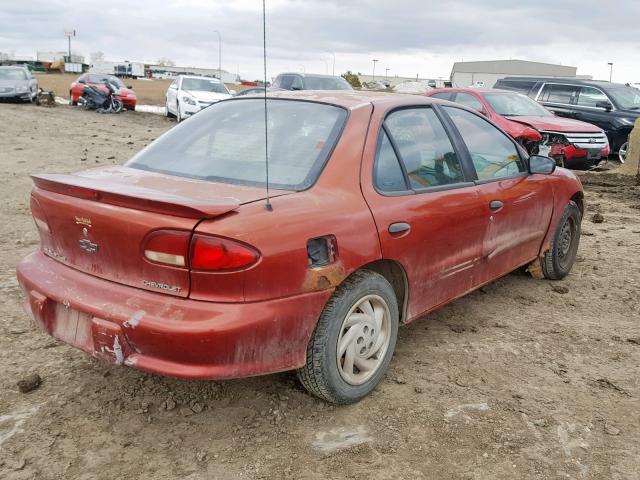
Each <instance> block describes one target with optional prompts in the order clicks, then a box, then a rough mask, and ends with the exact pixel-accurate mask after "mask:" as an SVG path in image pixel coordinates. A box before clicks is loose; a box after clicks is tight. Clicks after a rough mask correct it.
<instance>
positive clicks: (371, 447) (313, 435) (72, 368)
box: [0, 105, 640, 480]
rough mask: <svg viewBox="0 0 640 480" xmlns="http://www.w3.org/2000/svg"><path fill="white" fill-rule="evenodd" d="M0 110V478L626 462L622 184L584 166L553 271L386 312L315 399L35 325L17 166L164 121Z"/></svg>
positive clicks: (60, 157)
mask: <svg viewBox="0 0 640 480" xmlns="http://www.w3.org/2000/svg"><path fill="white" fill-rule="evenodd" d="M0 125H2V127H1V128H2V135H0V165H1V168H2V177H1V178H2V183H3V184H4V185H5V186H4V187H3V191H4V194H3V198H4V200H3V208H2V209H1V210H0V219H1V223H0V225H1V228H2V235H1V236H0V242H1V245H2V247H3V248H2V249H0V265H1V269H0V289H1V291H2V294H3V298H4V301H3V302H2V304H1V305H0V309H1V310H0V312H1V314H0V365H1V368H0V388H1V390H0V478H3V479H7V480H9V479H11V480H17V479H44V480H48V479H62V478H64V479H107V478H108V479H120V478H123V479H125V478H126V479H151V478H153V479H178V478H180V479H191V480H195V479H225V480H226V479H282V478H284V479H328V478H330V479H343V478H345V479H356V478H357V479H360V478H368V479H468V480H471V479H561V478H562V479H566V478H569V479H607V480H609V479H611V480H621V479H629V480H638V479H640V402H639V398H640V326H639V320H640V287H639V286H640V255H639V252H640V187H623V186H615V185H614V186H588V188H587V196H586V200H587V205H588V211H587V214H586V218H585V221H584V223H583V238H582V243H581V246H580V250H579V258H578V262H577V264H576V265H575V267H574V270H573V272H572V273H571V275H570V276H569V277H568V278H567V279H566V280H564V281H561V282H549V281H543V280H533V279H532V278H530V277H529V276H528V275H527V274H524V273H522V272H519V273H513V274H511V275H508V276H507V277H505V278H502V279H500V280H498V281H496V282H495V283H493V284H491V285H489V286H487V287H485V288H483V289H481V290H479V291H477V292H475V293H473V294H471V295H469V296H467V297H466V298H464V299H461V300H459V301H456V302H454V303H453V304H451V305H449V306H447V307H445V308H443V309H441V310H439V311H437V312H435V313H433V314H430V315H428V316H427V317H425V318H423V319H420V320H418V321H416V322H414V323H412V324H410V325H408V326H406V327H403V328H401V331H400V335H399V339H398V344H397V352H396V355H395V357H394V359H393V361H392V363H391V367H390V371H389V372H388V374H387V377H386V379H385V380H384V381H383V383H382V384H381V385H380V386H379V387H378V388H377V390H376V391H375V392H374V393H373V394H372V395H371V396H369V397H368V398H366V399H365V400H363V401H362V402H360V403H358V404H356V405H351V406H346V407H334V406H330V405H327V404H325V403H323V402H322V401H320V400H317V399H315V398H313V397H311V396H309V395H307V394H306V393H305V392H304V391H303V389H302V388H301V387H300V385H299V384H298V383H297V381H296V378H295V375H294V374H291V373H285V374H279V375H270V376H264V377H258V378H251V379H243V380H235V381H227V382H195V381H181V380H174V379H167V378H161V377H158V376H155V375H151V374H146V373H142V372H139V371H136V370H133V369H130V368H126V367H115V366H109V365H105V364H102V363H99V362H98V361H96V360H94V359H92V358H90V357H89V356H87V355H85V354H84V353H81V352H79V351H76V350H74V349H73V348H70V347H67V346H65V345H63V344H61V343H60V342H58V341H56V340H55V339H53V338H51V337H49V336H47V335H46V334H44V333H42V332H41V331H39V330H38V329H37V328H36V327H35V326H34V325H32V323H31V322H30V320H28V318H27V317H26V315H25V314H23V312H22V309H21V307H20V303H21V292H20V289H19V287H18V284H17V281H16V279H15V265H16V263H17V262H18V260H19V259H20V258H21V257H23V256H25V255H27V254H28V253H29V252H31V251H33V250H34V249H35V248H37V234H36V231H35V227H34V225H33V223H32V220H31V217H30V214H29V209H28V196H29V190H30V188H31V182H30V180H29V178H28V175H29V173H32V172H42V171H47V172H64V171H73V170H78V169H83V168H87V167H91V166H97V165H104V164H110V163H121V162H123V161H124V160H126V159H127V158H129V157H130V156H131V155H132V154H133V153H134V152H136V151H137V150H138V149H139V148H140V147H142V146H143V145H145V144H147V143H149V142H150V141H151V140H152V139H153V138H155V137H157V136H158V135H159V134H160V133H162V132H163V131H165V130H167V129H168V128H171V126H172V125H173V123H171V122H170V121H168V120H167V119H165V118H163V117H161V116H154V115H148V114H141V113H135V112H126V113H123V114H120V115H99V114H95V113H92V112H83V111H79V110H77V109H72V108H69V107H64V106H62V107H61V106H58V107H57V108H52V109H46V108H42V107H40V108H39V107H35V106H33V105H0ZM596 212H597V213H601V214H602V215H603V216H604V222H603V223H598V224H596V223H593V222H592V220H591V219H592V217H593V215H594V214H595V213H596ZM31 373H37V374H39V375H40V376H41V377H42V379H43V381H42V384H41V386H40V387H39V388H38V389H36V390H34V391H32V392H30V393H26V394H23V393H20V392H19V390H18V388H17V386H16V383H17V382H18V381H19V380H20V379H23V378H24V377H26V376H27V375H29V374H31Z"/></svg>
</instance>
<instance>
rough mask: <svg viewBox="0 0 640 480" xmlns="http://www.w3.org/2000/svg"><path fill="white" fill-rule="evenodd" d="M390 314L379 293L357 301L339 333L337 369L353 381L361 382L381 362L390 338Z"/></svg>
mask: <svg viewBox="0 0 640 480" xmlns="http://www.w3.org/2000/svg"><path fill="white" fill-rule="evenodd" d="M390 332H391V315H390V313H389V307H388V306H387V304H386V302H385V301H384V300H383V299H382V298H381V297H379V296H378V295H367V296H366V297H364V298H362V299H360V300H359V301H357V302H356V303H355V305H354V306H353V307H351V309H350V310H349V313H348V314H347V316H346V317H345V319H344V320H343V322H342V328H341V330H340V334H339V335H338V345H337V360H338V371H339V373H340V376H341V377H342V379H343V380H344V381H345V382H347V383H349V384H350V385H361V384H363V383H365V382H366V381H367V380H369V378H371V376H373V375H374V374H375V373H376V372H377V371H378V369H379V368H380V366H381V365H382V363H383V361H384V358H385V354H386V352H387V348H388V346H389V341H390Z"/></svg>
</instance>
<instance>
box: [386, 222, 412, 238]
mask: <svg viewBox="0 0 640 480" xmlns="http://www.w3.org/2000/svg"><path fill="white" fill-rule="evenodd" d="M409 230H411V225H409V224H408V223H405V222H397V223H392V224H391V225H389V233H390V234H391V235H399V234H401V233H405V232H408V231H409Z"/></svg>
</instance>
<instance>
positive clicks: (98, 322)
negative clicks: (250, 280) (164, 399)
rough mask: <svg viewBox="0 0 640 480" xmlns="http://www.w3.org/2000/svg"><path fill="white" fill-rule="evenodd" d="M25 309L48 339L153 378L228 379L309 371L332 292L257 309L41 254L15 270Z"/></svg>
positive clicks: (266, 303)
mask: <svg viewBox="0 0 640 480" xmlns="http://www.w3.org/2000/svg"><path fill="white" fill-rule="evenodd" d="M17 274H18V281H19V282H20V285H21V287H22V289H23V290H24V292H25V296H26V298H25V302H24V309H25V311H26V312H27V313H28V314H29V315H30V316H31V317H32V318H33V319H34V320H35V322H36V323H38V324H39V325H40V327H42V328H43V329H44V330H45V331H46V332H48V333H49V334H50V335H52V336H54V337H56V338H58V339H60V340H62V341H63V342H65V343H68V344H69V345H72V346H74V347H76V348H79V349H81V350H83V351H85V352H87V353H89V354H91V355H93V356H95V357H98V358H101V359H103V360H105V361H108V362H110V363H114V364H124V365H128V366H131V367H134V368H138V369H141V370H145V371H148V372H153V373H158V374H160V375H167V376H172V377H181V378H193V379H227V378H238V377H246V376H252V375H260V374H266V373H273V372H277V371H284V370H291V369H294V368H298V367H300V366H302V365H304V362H305V355H306V348H307V343H308V340H309V338H310V336H311V333H312V332H313V329H314V328H315V325H316V322H317V319H318V318H319V316H320V314H321V312H322V309H323V308H324V305H325V303H326V301H327V300H328V298H329V296H330V295H331V293H332V290H325V291H322V292H315V293H309V294H303V295H298V296H294V297H287V298H281V299H276V300H269V301H263V302H255V303H211V302H201V301H195V300H189V299H183V298H176V297H170V296H168V295H164V294H160V293H154V292H149V291H145V290H141V289H136V288H133V287H129V286H125V285H121V284H117V283H113V282H110V281H107V280H102V279H99V278H96V277H92V276H90V275H87V274H84V273H81V272H78V271H76V270H74V269H72V268H69V267H66V266H64V265H62V264H60V263H59V262H56V261H55V260H52V259H51V258H49V257H47V256H46V255H44V254H43V253H41V252H36V253H33V254H31V255H30V256H28V257H27V258H25V259H24V260H23V261H22V262H20V264H19V265H18V268H17Z"/></svg>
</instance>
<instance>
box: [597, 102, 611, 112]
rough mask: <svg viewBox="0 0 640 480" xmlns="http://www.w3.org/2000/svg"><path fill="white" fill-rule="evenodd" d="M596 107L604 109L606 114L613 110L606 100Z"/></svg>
mask: <svg viewBox="0 0 640 480" xmlns="http://www.w3.org/2000/svg"><path fill="white" fill-rule="evenodd" d="M596 107H598V108H604V109H605V110H606V111H607V112H610V111H611V110H612V109H613V105H611V102H609V101H607V100H604V101H602V102H598V103H596Z"/></svg>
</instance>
